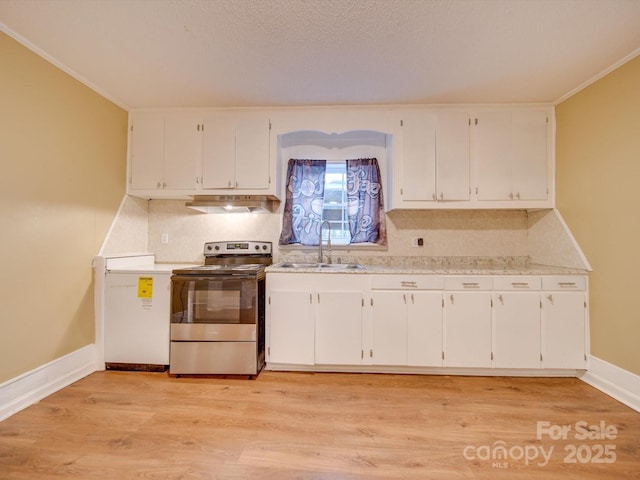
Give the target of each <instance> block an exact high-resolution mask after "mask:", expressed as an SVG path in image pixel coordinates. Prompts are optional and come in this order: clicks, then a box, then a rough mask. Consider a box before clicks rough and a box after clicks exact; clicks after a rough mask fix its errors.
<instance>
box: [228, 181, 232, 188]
mask: <svg viewBox="0 0 640 480" xmlns="http://www.w3.org/2000/svg"><path fill="white" fill-rule="evenodd" d="M227 187H229V188H231V180H229V181H228V182H227Z"/></svg>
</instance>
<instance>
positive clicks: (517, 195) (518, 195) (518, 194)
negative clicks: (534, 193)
mask: <svg viewBox="0 0 640 480" xmlns="http://www.w3.org/2000/svg"><path fill="white" fill-rule="evenodd" d="M516 198H517V199H518V200H520V192H518V193H516Z"/></svg>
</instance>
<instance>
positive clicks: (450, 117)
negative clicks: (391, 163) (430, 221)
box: [395, 110, 470, 208]
mask: <svg viewBox="0 0 640 480" xmlns="http://www.w3.org/2000/svg"><path fill="white" fill-rule="evenodd" d="M401 116H402V158H401V159H400V161H399V162H398V163H399V164H400V165H399V166H398V167H397V168H396V169H395V171H396V172H399V179H400V181H399V185H398V189H399V192H396V197H397V198H399V199H400V201H399V202H398V206H400V207H401V208H425V207H426V208H432V207H433V203H436V202H441V203H442V202H456V201H468V200H469V190H470V189H469V186H470V184H469V180H470V179H469V172H470V165H469V115H468V113H466V112H463V111H456V110H450V111H449V110H439V111H434V110H407V111H406V112H402V114H401Z"/></svg>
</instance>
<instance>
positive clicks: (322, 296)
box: [315, 275, 363, 365]
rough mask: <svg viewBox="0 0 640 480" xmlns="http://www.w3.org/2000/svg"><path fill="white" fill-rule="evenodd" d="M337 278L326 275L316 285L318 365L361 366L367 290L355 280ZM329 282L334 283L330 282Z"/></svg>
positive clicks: (316, 353) (316, 346)
mask: <svg viewBox="0 0 640 480" xmlns="http://www.w3.org/2000/svg"><path fill="white" fill-rule="evenodd" d="M333 277H334V275H331V276H330V277H329V278H327V276H326V275H325V276H324V277H323V278H322V279H320V281H319V284H318V285H316V288H317V291H316V293H315V296H316V298H315V300H316V305H315V318H316V321H315V362H316V363H317V364H320V365H360V364H361V363H362V357H363V352H362V303H363V296H362V295H363V291H362V288H360V289H358V288H357V283H358V282H355V284H354V282H353V278H347V279H345V278H338V279H334V278H333ZM347 277H352V276H350V275H349V276H347ZM329 279H331V280H332V281H331V282H326V280H329ZM345 280H351V281H350V282H349V281H345Z"/></svg>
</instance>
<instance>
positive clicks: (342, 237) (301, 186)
mask: <svg viewBox="0 0 640 480" xmlns="http://www.w3.org/2000/svg"><path fill="white" fill-rule="evenodd" d="M325 221H327V222H329V225H330V226H331V229H330V230H331V241H332V242H334V243H335V244H336V245H339V244H342V245H353V244H378V245H386V241H387V234H386V225H385V213H384V202H383V195H382V180H381V176H380V168H379V166H378V160H377V159H375V158H361V159H353V160H351V159H350V160H346V161H327V160H308V159H289V163H288V166H287V177H286V200H285V206H284V213H283V217H282V233H281V235H280V241H279V244H280V245H291V244H299V245H304V246H315V245H318V244H319V242H320V233H321V231H322V241H323V242H325V241H327V239H328V236H329V229H326V228H322V225H323V223H324V222H325Z"/></svg>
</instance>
